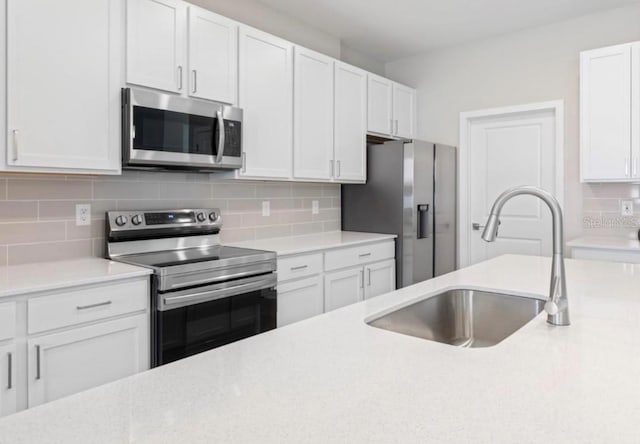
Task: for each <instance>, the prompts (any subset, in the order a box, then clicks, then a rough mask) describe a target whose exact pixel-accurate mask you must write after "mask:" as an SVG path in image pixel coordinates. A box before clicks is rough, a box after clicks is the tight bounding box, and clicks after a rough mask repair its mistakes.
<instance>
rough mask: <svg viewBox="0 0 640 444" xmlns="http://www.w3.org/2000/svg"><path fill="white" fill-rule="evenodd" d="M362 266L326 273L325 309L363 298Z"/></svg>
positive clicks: (335, 307)
mask: <svg viewBox="0 0 640 444" xmlns="http://www.w3.org/2000/svg"><path fill="white" fill-rule="evenodd" d="M363 273H364V270H363V269H362V267H358V268H350V269H347V270H339V271H333V272H331V273H326V274H325V275H324V311H325V312H327V311H331V310H335V309H337V308H340V307H344V306H347V305H351V304H355V303H356V302H360V301H361V300H362V296H363V294H362V279H363V278H362V274H363Z"/></svg>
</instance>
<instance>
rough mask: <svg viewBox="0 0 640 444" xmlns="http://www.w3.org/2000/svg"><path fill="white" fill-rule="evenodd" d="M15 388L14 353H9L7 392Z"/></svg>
mask: <svg viewBox="0 0 640 444" xmlns="http://www.w3.org/2000/svg"><path fill="white" fill-rule="evenodd" d="M12 388H13V353H7V390H11V389H12Z"/></svg>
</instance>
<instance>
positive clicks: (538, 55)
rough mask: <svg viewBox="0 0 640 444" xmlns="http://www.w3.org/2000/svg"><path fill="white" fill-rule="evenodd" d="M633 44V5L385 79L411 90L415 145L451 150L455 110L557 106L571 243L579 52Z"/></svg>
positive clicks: (639, 14)
mask: <svg viewBox="0 0 640 444" xmlns="http://www.w3.org/2000/svg"><path fill="white" fill-rule="evenodd" d="M634 40H640V5H632V6H628V7H624V8H620V9H614V10H609V11H605V12H600V13H596V14H592V15H588V16H584V17H581V18H577V19H572V20H569V21H564V22H560V23H555V24H551V25H547V26H543V27H539V28H534V29H528V30H523V31H519V32H517V33H512V34H507V35H503V36H500V37H495V38H491V39H488V40H484V41H480V42H475V43H473V44H468V45H464V46H458V47H453V48H448V49H441V50H437V51H434V52H431V53H428V54H424V55H421V56H416V57H412V58H408V59H404V60H400V61H396V62H391V63H388V64H387V65H386V74H387V75H388V76H389V77H390V78H392V79H394V80H397V81H399V82H403V83H406V84H408V85H411V86H413V87H416V88H417V89H418V138H420V139H423V140H429V141H434V142H440V143H446V144H450V145H455V146H458V145H459V140H458V139H459V115H460V112H462V111H471V110H476V109H483V108H491V107H497V106H507V105H516V104H523V103H530V102H540V101H547V100H555V99H564V101H565V113H566V114H565V220H566V222H565V224H566V227H565V230H566V235H567V238H568V239H571V238H572V237H576V236H577V235H580V234H581V233H582V231H583V230H582V222H581V217H582V195H583V187H582V186H581V185H580V183H579V133H578V129H579V123H578V122H579V120H578V116H579V108H578V105H579V102H578V94H579V54H578V53H579V52H580V51H582V50H585V49H592V48H598V47H602V46H607V45H612V44H617V43H624V42H629V41H634ZM585 191H587V192H588V191H589V190H588V188H587V186H585ZM622 197H625V196H622Z"/></svg>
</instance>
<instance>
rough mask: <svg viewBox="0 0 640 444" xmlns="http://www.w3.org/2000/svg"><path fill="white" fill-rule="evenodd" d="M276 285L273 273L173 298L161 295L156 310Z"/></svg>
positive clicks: (190, 291)
mask: <svg viewBox="0 0 640 444" xmlns="http://www.w3.org/2000/svg"><path fill="white" fill-rule="evenodd" d="M276 283H277V278H276V275H275V273H272V274H269V275H267V276H260V277H259V278H257V279H256V278H251V279H250V280H249V279H243V280H242V281H231V282H227V283H223V284H219V285H216V287H218V288H215V289H211V290H206V291H197V290H198V289H197V288H195V289H191V290H188V291H184V292H180V293H179V294H176V295H175V296H172V295H167V294H161V295H160V307H158V308H159V310H160V311H165V310H171V309H174V308H180V307H184V306H187V305H194V304H199V303H201V302H210V301H215V300H217V299H223V298H227V297H230V296H236V295H239V294H242V293H247V292H250V291H256V290H263V289H265V288H272V287H275V286H276Z"/></svg>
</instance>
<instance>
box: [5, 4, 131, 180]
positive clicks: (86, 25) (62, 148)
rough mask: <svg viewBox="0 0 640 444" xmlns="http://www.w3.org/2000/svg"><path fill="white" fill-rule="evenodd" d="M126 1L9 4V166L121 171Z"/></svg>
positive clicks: (7, 152) (7, 121) (72, 170)
mask: <svg viewBox="0 0 640 444" xmlns="http://www.w3.org/2000/svg"><path fill="white" fill-rule="evenodd" d="M123 1H124V0H95V1H91V2H88V1H86V0H60V1H55V2H52V1H50V0H7V1H6V14H7V16H6V23H7V28H6V38H7V45H6V47H7V54H6V56H7V59H6V63H7V65H6V75H7V79H6V86H7V89H6V92H7V103H6V112H7V115H6V123H7V127H6V135H5V137H6V138H5V140H6V148H7V149H6V158H5V159H3V160H2V166H3V167H4V168H3V169H5V170H9V171H43V172H93V173H100V172H102V173H110V174H115V173H119V171H120V87H121V84H122V75H121V70H122V58H121V51H120V48H121V47H122V39H123V36H124V4H123ZM3 12H4V11H3ZM2 64H3V65H4V60H3V62H2ZM0 76H4V72H2V73H1V74H0ZM3 126H4V125H3Z"/></svg>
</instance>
